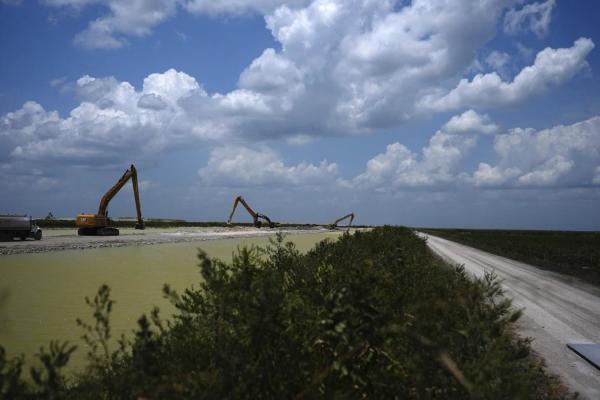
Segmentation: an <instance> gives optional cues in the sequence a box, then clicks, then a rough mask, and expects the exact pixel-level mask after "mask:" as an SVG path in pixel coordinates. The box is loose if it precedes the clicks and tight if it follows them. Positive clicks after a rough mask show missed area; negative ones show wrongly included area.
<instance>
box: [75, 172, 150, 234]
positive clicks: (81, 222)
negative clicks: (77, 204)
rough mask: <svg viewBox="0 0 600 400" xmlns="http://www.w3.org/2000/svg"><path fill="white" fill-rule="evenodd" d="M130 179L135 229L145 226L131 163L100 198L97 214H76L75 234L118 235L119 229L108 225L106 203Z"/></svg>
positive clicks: (135, 177)
mask: <svg viewBox="0 0 600 400" xmlns="http://www.w3.org/2000/svg"><path fill="white" fill-rule="evenodd" d="M129 179H131V182H132V184H133V195H134V197H135V208H136V211H137V223H136V224H135V229H144V228H145V227H146V226H145V225H144V219H143V218H142V209H141V206H140V193H139V190H138V179H137V170H136V169H135V167H134V166H133V164H131V167H129V169H128V170H127V171H125V173H124V174H123V176H122V177H121V179H119V180H118V181H117V183H116V184H115V185H114V186H113V187H111V188H110V189H109V190H108V192H106V193H105V194H104V196H102V200H100V206H99V207H98V213H97V214H79V215H77V220H76V225H77V228H79V229H78V230H77V234H79V235H88V236H118V235H119V230H118V229H117V228H114V227H111V226H108V225H109V224H110V219H109V218H108V203H110V201H111V200H112V198H113V197H115V195H116V194H117V193H119V190H121V188H122V187H123V186H125V184H126V183H127V181H128V180H129Z"/></svg>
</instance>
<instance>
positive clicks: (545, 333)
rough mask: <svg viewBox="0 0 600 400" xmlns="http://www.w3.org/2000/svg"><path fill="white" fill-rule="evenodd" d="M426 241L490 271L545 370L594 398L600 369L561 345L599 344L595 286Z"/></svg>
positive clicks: (599, 300)
mask: <svg viewBox="0 0 600 400" xmlns="http://www.w3.org/2000/svg"><path fill="white" fill-rule="evenodd" d="M424 236H425V235H424ZM427 243H428V245H429V247H430V248H431V249H433V251H435V252H436V253H437V254H439V255H440V256H442V257H443V258H444V259H446V260H448V261H450V262H452V263H455V264H462V265H464V267H465V270H466V271H467V272H469V273H471V274H473V275H474V276H476V277H483V276H484V274H485V272H491V271H494V272H495V274H496V275H497V276H498V277H499V278H500V279H501V280H502V286H503V287H504V290H505V295H506V296H507V297H509V298H512V299H513V306H514V307H515V308H519V309H523V317H521V319H520V320H519V325H520V332H521V334H523V335H524V336H527V337H531V338H533V339H534V340H533V342H532V347H533V349H534V350H535V351H536V352H537V353H539V354H540V355H541V356H543V357H544V359H545V360H546V363H547V366H548V368H549V369H550V371H551V372H553V373H555V374H557V375H559V376H560V377H561V378H562V379H563V382H565V384H567V385H568V386H569V387H570V388H571V389H572V390H573V391H577V392H579V394H580V395H581V396H582V398H586V399H600V371H599V370H597V369H596V368H594V367H593V366H592V365H591V364H589V363H588V362H587V361H585V360H584V359H582V358H580V357H579V356H577V355H576V354H575V353H574V352H572V351H571V350H569V349H568V348H567V346H566V344H567V343H570V342H575V343H600V289H599V288H597V287H593V286H590V285H587V284H586V283H585V282H582V281H579V280H577V279H576V278H570V277H566V276H563V275H560V274H557V273H554V272H550V271H545V270H542V269H538V268H536V267H534V266H531V265H527V264H524V263H520V262H517V261H513V260H509V259H507V258H504V257H499V256H496V255H493V254H490V253H486V252H483V251H480V250H476V249H473V248H471V247H467V246H464V245H460V244H457V243H454V242H450V241H448V240H444V239H441V238H438V237H434V236H429V238H428V241H427Z"/></svg>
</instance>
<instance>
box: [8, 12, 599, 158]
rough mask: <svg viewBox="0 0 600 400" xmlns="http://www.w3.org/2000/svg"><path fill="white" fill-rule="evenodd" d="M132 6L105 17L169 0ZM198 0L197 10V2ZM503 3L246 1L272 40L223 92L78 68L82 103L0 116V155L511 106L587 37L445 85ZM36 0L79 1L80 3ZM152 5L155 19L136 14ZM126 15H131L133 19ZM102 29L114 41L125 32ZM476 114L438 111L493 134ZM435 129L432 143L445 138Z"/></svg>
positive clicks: (188, 142) (107, 153) (162, 77)
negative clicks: (516, 65)
mask: <svg viewBox="0 0 600 400" xmlns="http://www.w3.org/2000/svg"><path fill="white" fill-rule="evenodd" d="M173 1H175V0H173ZM142 3H143V2H138V1H135V2H131V4H132V5H129V4H130V2H119V3H118V6H117V2H116V0H114V4H113V2H111V1H109V6H110V7H111V9H114V10H113V11H114V16H119V17H118V18H121V17H122V18H123V21H122V22H123V23H125V22H126V21H128V22H131V24H132V25H131V27H130V28H128V29H130V30H129V31H127V32H132V34H133V35H136V34H138V33H139V34H145V33H144V32H149V29H150V26H151V24H150V25H149V24H148V23H146V22H147V21H160V20H161V19H160V18H163V17H161V16H163V15H167V14H168V13H165V12H163V11H161V10H163V8H164V9H166V10H169V7H170V6H169V5H168V4H170V3H172V2H161V1H157V2H156V4H154V5H147V6H145V5H143V4H142ZM201 3H202V4H204V6H203V7H208V3H203V2H198V3H197V4H201ZM513 3H514V1H512V0H486V1H476V0H470V1H464V0H461V1H459V0H446V1H442V0H415V1H413V2H411V3H408V4H404V3H403V4H396V2H394V1H392V0H387V1H373V0H346V1H342V0H313V1H310V2H308V1H306V2H303V1H299V2H297V3H293V4H292V3H288V4H286V5H281V4H279V3H278V2H274V1H273V2H269V1H266V2H257V3H256V4H257V7H258V5H260V7H259V8H260V10H259V9H258V8H257V9H256V12H267V15H266V16H265V19H266V24H267V27H268V29H270V30H271V32H272V34H273V36H274V38H275V39H276V40H278V41H279V43H280V44H281V50H275V49H266V50H264V51H263V53H262V54H261V55H260V56H259V57H257V58H256V59H255V60H253V61H252V62H251V63H250V65H249V66H248V67H247V68H245V69H244V71H243V72H242V73H241V74H240V76H239V79H238V87H237V88H236V89H234V90H232V91H230V92H227V93H207V92H206V91H205V90H204V89H203V88H202V85H201V84H200V83H199V82H198V81H197V80H196V79H195V78H194V77H192V76H189V75H187V74H185V73H184V72H181V71H175V70H168V71H166V72H164V73H155V74H150V75H148V76H147V77H146V79H145V80H144V84H143V87H142V88H136V87H134V86H133V85H131V84H130V83H128V82H121V81H118V80H117V79H115V78H113V77H105V78H98V77H91V76H87V75H86V76H83V77H81V78H80V79H78V80H77V83H76V84H73V87H75V88H76V92H77V94H78V95H79V97H80V100H81V103H80V104H79V105H78V106H77V107H75V108H74V109H73V110H71V112H70V113H69V115H67V116H65V117H60V116H59V115H58V114H57V113H54V112H49V111H46V110H45V109H44V108H43V107H42V106H41V105H39V104H37V103H30V104H29V106H24V107H23V108H22V109H21V110H18V111H16V112H14V113H8V114H6V115H5V116H2V117H0V118H2V120H3V121H4V122H3V124H2V125H0V135H4V136H11V137H12V136H14V137H15V138H16V139H12V140H11V141H9V142H6V143H3V144H1V145H0V154H2V152H3V154H4V156H3V157H4V159H6V158H7V157H9V155H12V156H11V157H12V158H13V159H15V160H23V159H28V160H30V162H36V163H44V162H48V161H52V162H60V161H61V160H62V162H64V163H67V164H68V163H87V165H96V164H97V163H98V162H103V163H105V162H109V161H110V162H116V160H123V159H130V158H131V157H132V155H135V157H136V158H145V157H149V156H152V157H154V156H155V155H156V154H157V153H159V152H160V151H162V150H165V149H172V148H178V147H184V146H185V147H194V146H200V145H202V144H206V143H207V142H209V143H211V144H212V145H221V144H223V143H228V142H229V141H230V140H232V139H235V140H236V141H238V142H240V141H245V142H255V141H260V140H265V139H284V140H287V141H288V143H291V144H302V143H307V142H308V141H310V140H311V139H312V138H315V137H327V136H334V135H357V134H365V133H371V132H376V131H378V130H381V129H387V128H394V127H397V126H399V125H401V124H402V123H404V122H406V121H408V120H411V119H414V118H415V117H418V116H422V114H431V113H434V112H436V111H438V110H448V109H456V108H463V109H464V108H468V107H477V108H480V107H490V106H495V105H507V104H513V103H514V102H516V101H521V100H524V99H525V98H527V97H528V96H530V95H533V94H537V93H540V92H541V91H543V90H544V89H545V88H546V87H548V86H550V85H557V84H560V83H561V82H564V81H565V80H567V79H568V78H570V77H571V76H573V75H574V74H575V73H577V72H578V71H579V70H581V69H582V68H585V66H586V65H587V63H586V61H585V57H586V56H587V54H588V53H589V51H591V49H592V47H593V43H592V41H591V40H589V39H579V40H578V41H577V42H575V45H574V46H573V47H571V48H567V49H557V50H554V49H550V48H548V49H545V50H543V51H541V52H540V53H539V54H538V56H537V58H536V61H535V63H534V64H533V65H532V66H530V67H526V68H524V69H523V70H522V71H521V72H520V73H519V74H518V75H517V77H515V79H514V80H513V81H512V82H510V83H507V82H503V81H502V80H501V78H500V77H499V76H498V75H497V74H495V73H492V74H485V75H481V74H480V75H477V76H476V77H475V78H474V79H473V81H466V80H463V81H461V82H460V83H459V84H458V87H457V88H456V89H454V90H452V91H450V92H449V93H448V89H444V88H446V87H447V85H449V84H452V82H457V78H456V77H457V76H461V74H463V73H464V72H465V71H466V70H467V69H468V68H470V67H471V66H472V65H473V62H474V61H475V60H476V59H477V57H476V53H477V51H478V50H479V49H480V48H481V47H482V46H483V45H484V44H485V43H487V42H488V41H489V40H490V39H491V38H493V36H494V35H495V33H496V32H495V30H496V25H497V22H498V20H499V18H500V17H501V16H502V13H503V10H505V9H506V8H507V7H509V6H511V5H512V4H513ZM48 4H52V5H55V6H60V5H62V6H64V5H71V6H73V7H84V6H86V5H89V4H92V1H91V0H90V1H75V0H73V1H69V0H53V1H50V0H49V2H48ZM144 4H145V3H144ZM189 4H191V3H189ZM220 4H221V3H220ZM226 4H227V5H228V6H227V7H233V8H236V7H238V6H239V7H238V8H236V10H237V11H242V10H246V9H247V7H251V3H250V2H248V1H242V0H240V1H237V2H236V1H231V2H223V3H222V6H223V7H225V5H226ZM263 6H264V8H263ZM128 7H132V8H131V9H129V8H128ZM161 7H162V8H161ZM173 7H175V6H173ZM215 7H216V6H215ZM122 8H123V9H122ZM125 8H127V10H125ZM233 8H232V10H233ZM154 9H156V10H158V11H156V19H152V18H146V17H144V16H143V15H144V13H145V12H146V11H148V10H154ZM136 10H137V12H136ZM198 12H209V11H198ZM223 12H229V11H223ZM231 13H234V12H233V11H231ZM134 14H136V15H137V14H139V21H142V22H141V25H140V27H138V28H135V27H134V25H136V24H137V23H138V22H139V21H138V19H135V18H137V16H135V15H134ZM130 17H131V18H130ZM110 18H113V17H110ZM115 18H116V17H115ZM104 20H105V19H103V18H101V19H100V21H104ZM144 21H146V22H144ZM152 23H154V22H152ZM157 23H158V22H157ZM111 26H112V25H111ZM114 26H115V27H116V26H120V25H119V24H116V23H115V25H114ZM144 27H145V28H144ZM111 29H112V28H111ZM110 32H112V33H111V35H113V34H114V35H113V36H114V37H115V38H116V39H117V40H119V38H120V37H121V36H119V35H128V34H129V33H127V32H126V31H124V30H123V31H117V30H111V31H110ZM115 32H121V33H115ZM136 32H137V33H136ZM115 35H116V36H115ZM111 37H112V36H111ZM416 104H417V105H419V106H418V107H417V106H415V105H416ZM32 105H34V106H33V107H32ZM34 108H35V109H36V110H34ZM17 114H22V117H21V119H20V121H19V123H18V124H16V123H15V122H14V121H13V119H14V118H16V115H17ZM30 114H31V115H30ZM40 118H41V119H42V120H43V119H46V120H47V121H46V120H44V121H42V120H40ZM486 118H487V117H486V116H485V115H483V116H480V115H478V114H475V113H474V112H473V114H471V113H469V112H467V113H465V114H463V115H462V116H461V117H460V118H459V117H458V116H457V117H456V118H455V120H454V121H449V123H448V125H447V126H446V127H445V129H444V132H442V133H443V134H446V135H448V134H452V133H453V132H452V130H453V129H454V130H460V129H463V130H464V129H468V130H471V133H476V132H477V131H479V132H483V133H486V132H487V133H488V134H491V133H494V131H495V130H496V129H497V127H496V126H495V125H494V124H491V123H490V122H489V121H487V120H486ZM11 121H12V122H11ZM442 133H440V136H438V137H437V139H436V140H440V141H444V140H446V141H447V142H448V143H450V142H452V141H454V140H455V139H454V137H453V136H452V137H445V136H443V135H442ZM432 144H433V143H432ZM446 144H447V143H446ZM446 144H444V146H446ZM450 147H452V146H450ZM432 151H433V148H432Z"/></svg>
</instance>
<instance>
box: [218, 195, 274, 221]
mask: <svg viewBox="0 0 600 400" xmlns="http://www.w3.org/2000/svg"><path fill="white" fill-rule="evenodd" d="M239 203H242V205H243V206H244V208H245V209H246V211H248V214H250V216H251V217H252V220H253V224H254V226H255V227H257V228H261V227H262V226H263V221H261V219H262V220H264V221H265V222H266V223H267V224H268V225H269V228H275V226H276V224H275V223H274V222H273V221H271V219H269V217H267V216H266V215H264V214H261V213H257V212H254V210H253V209H252V208H251V207H250V206H249V205H248V203H246V200H244V198H243V197H242V196H238V197H236V198H235V200H234V201H233V207H232V208H231V213H230V214H229V219H228V220H227V225H231V219H232V218H233V214H234V213H235V210H236V208H237V205H238V204H239Z"/></svg>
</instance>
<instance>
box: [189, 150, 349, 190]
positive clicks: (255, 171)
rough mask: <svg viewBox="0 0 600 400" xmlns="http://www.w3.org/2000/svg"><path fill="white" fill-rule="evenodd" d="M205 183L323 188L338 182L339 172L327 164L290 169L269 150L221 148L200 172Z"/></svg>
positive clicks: (324, 162)
mask: <svg viewBox="0 0 600 400" xmlns="http://www.w3.org/2000/svg"><path fill="white" fill-rule="evenodd" d="M198 174H199V175H200V177H201V179H202V181H203V182H204V183H205V184H207V185H212V186H231V187H245V186H250V187H256V186H265V185H286V186H303V187H306V186H321V185H327V184H330V183H332V182H335V179H336V177H337V175H338V168H337V165H336V164H335V163H329V162H327V160H323V161H322V162H321V163H320V164H318V165H314V164H309V163H300V164H297V165H286V164H285V163H284V161H283V160H282V158H281V156H280V155H278V154H277V153H275V152H274V151H273V150H271V149H268V148H261V149H260V150H255V149H251V148H247V147H236V146H228V147H219V148H216V149H214V150H213V151H212V152H211V154H210V158H209V160H208V164H207V165H206V166H205V167H203V168H201V169H200V170H199V171H198Z"/></svg>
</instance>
